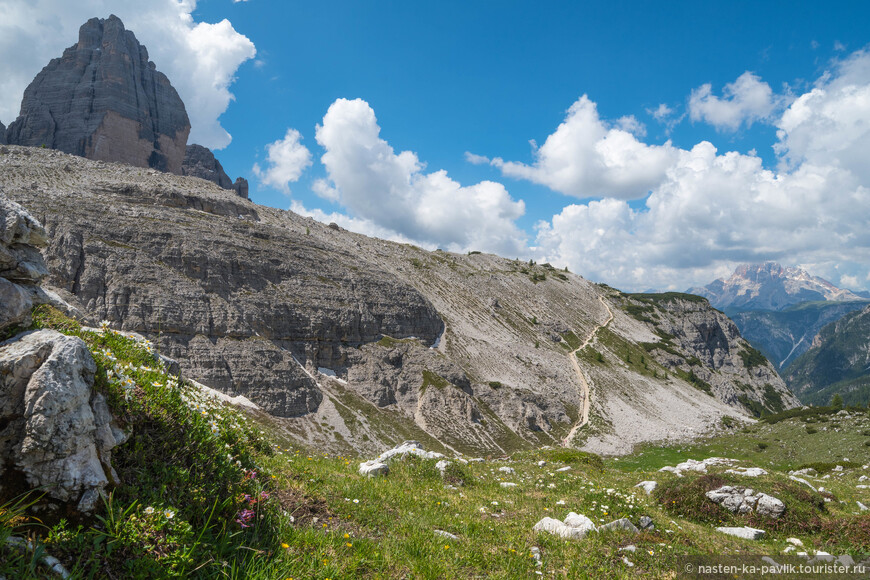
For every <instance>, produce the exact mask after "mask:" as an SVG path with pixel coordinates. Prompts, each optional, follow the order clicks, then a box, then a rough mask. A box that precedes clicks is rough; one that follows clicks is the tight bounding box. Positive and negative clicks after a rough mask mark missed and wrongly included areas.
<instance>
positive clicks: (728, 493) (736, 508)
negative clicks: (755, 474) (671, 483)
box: [705, 485, 785, 518]
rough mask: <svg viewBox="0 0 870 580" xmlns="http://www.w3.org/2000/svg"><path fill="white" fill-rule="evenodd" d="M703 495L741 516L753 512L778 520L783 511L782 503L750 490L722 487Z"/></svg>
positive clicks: (769, 496) (728, 486)
mask: <svg viewBox="0 0 870 580" xmlns="http://www.w3.org/2000/svg"><path fill="white" fill-rule="evenodd" d="M705 495H706V496H707V499H709V500H710V501H712V502H715V503H717V504H719V505H721V506H722V507H724V508H725V509H727V510H728V511H730V512H732V513H737V514H741V515H742V514H748V513H751V512H753V511H754V512H755V513H757V514H759V515H763V516H767V517H770V518H778V517H779V516H781V515H782V513H783V512H784V511H785V504H784V503H782V501H780V500H779V499H777V498H775V497H773V496H772V495H767V494H766V493H755V490H753V489H751V488H746V487H735V486H730V485H723V486H722V487H720V488H718V489H714V490H711V491H708V492H707V493H706V494H705Z"/></svg>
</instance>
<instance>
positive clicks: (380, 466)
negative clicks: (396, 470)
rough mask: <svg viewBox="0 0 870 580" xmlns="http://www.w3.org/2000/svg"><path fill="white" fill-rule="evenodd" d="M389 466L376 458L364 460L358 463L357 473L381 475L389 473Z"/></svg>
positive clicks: (372, 475)
mask: <svg viewBox="0 0 870 580" xmlns="http://www.w3.org/2000/svg"><path fill="white" fill-rule="evenodd" d="M389 473H390V466H389V465H387V464H386V463H381V462H380V461H378V460H377V459H372V460H371V461H366V462H364V463H360V464H359V474H360V475H365V476H366V477H381V476H385V475H389Z"/></svg>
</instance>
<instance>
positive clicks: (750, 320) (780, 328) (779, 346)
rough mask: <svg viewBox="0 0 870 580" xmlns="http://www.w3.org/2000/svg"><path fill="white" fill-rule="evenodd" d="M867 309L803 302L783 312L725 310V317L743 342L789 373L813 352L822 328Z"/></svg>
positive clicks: (858, 305) (855, 305) (855, 304)
mask: <svg viewBox="0 0 870 580" xmlns="http://www.w3.org/2000/svg"><path fill="white" fill-rule="evenodd" d="M866 305H867V303H866V302H832V301H821V302H803V303H801V304H796V305H794V306H790V307H788V308H786V309H785V310H782V311H771V310H734V309H726V310H725V313H726V314H727V315H728V316H729V317H730V318H731V319H732V320H733V321H734V323H735V324H736V325H737V328H739V329H740V334H741V336H743V338H745V339H746V340H747V341H749V342H750V343H751V344H752V346H754V347H755V348H757V349H758V350H760V351H761V352H762V353H763V354H764V355H765V356H766V357H767V358H768V359H770V361H771V362H772V363H773V364H774V365H776V367H777V369H786V368H788V366H789V365H790V364H791V363H793V362H794V361H795V359H796V358H797V357H799V356H800V355H801V354H803V353H804V352H806V351H807V350H808V349H809V348H810V345H811V344H812V341H813V337H814V336H815V335H816V334H818V332H819V330H821V329H822V327H823V326H825V325H826V324H828V323H830V322H833V321H835V320H838V319H840V318H842V317H843V316H845V315H846V314H848V313H850V312H854V311H856V310H860V309H862V308H864V307H865V306H866Z"/></svg>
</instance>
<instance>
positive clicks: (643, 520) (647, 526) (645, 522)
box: [640, 516, 655, 530]
mask: <svg viewBox="0 0 870 580" xmlns="http://www.w3.org/2000/svg"><path fill="white" fill-rule="evenodd" d="M640 529H642V530H652V529H655V525H653V520H652V518H651V517H649V516H640Z"/></svg>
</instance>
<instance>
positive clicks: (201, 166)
mask: <svg viewBox="0 0 870 580" xmlns="http://www.w3.org/2000/svg"><path fill="white" fill-rule="evenodd" d="M181 174H182V175H187V176H189V177H199V178H200V179H205V180H207V181H211V182H212V183H216V184H217V185H219V186H220V187H222V188H224V189H231V190H233V191H235V192H236V195H238V196H239V197H243V198H245V199H248V181H247V180H246V179H245V178H243V177H239V178H238V179H236V181H235V182H233V180H231V179H230V177H229V175H227V174H226V172H225V171H224V168H223V166H222V165H221V163H220V161H218V160H217V159H216V158H215V156H214V153H212V152H211V150H210V149H209V148H207V147H203V146H202V145H196V144H193V145H188V146H187V149H186V150H185V153H184V162H183V163H182V165H181Z"/></svg>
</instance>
